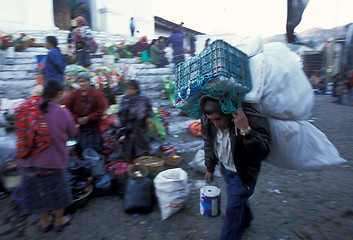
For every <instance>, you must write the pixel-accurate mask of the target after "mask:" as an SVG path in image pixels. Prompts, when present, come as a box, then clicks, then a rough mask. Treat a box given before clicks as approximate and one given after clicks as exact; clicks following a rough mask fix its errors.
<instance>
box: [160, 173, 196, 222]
mask: <svg viewBox="0 0 353 240" xmlns="http://www.w3.org/2000/svg"><path fill="white" fill-rule="evenodd" d="M153 182H154V186H155V191H156V196H157V198H158V203H159V209H160V210H161V217H162V220H165V219H167V218H169V217H170V216H171V215H173V214H174V213H176V212H177V211H179V210H180V209H181V208H182V207H183V206H184V204H185V201H186V198H187V196H188V195H189V191H190V190H189V185H188V174H187V172H185V171H184V170H183V169H181V168H172V169H168V170H165V171H163V172H160V173H159V174H158V175H157V176H156V177H155V179H154V180H153Z"/></svg>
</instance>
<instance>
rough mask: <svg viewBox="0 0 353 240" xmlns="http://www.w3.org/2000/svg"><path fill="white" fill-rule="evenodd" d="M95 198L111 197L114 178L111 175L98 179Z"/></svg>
mask: <svg viewBox="0 0 353 240" xmlns="http://www.w3.org/2000/svg"><path fill="white" fill-rule="evenodd" d="M94 193H95V196H97V197H98V196H109V195H111V194H112V177H111V176H110V174H109V173H106V174H104V175H102V176H100V177H98V179H97V181H96V184H95V188H94Z"/></svg>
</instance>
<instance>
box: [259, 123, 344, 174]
mask: <svg viewBox="0 0 353 240" xmlns="http://www.w3.org/2000/svg"><path fill="white" fill-rule="evenodd" d="M269 124H270V129H271V136H272V142H271V151H270V154H269V156H268V157H267V158H266V159H265V161H267V162H269V163H271V164H273V165H275V166H277V167H281V168H287V169H304V168H310V167H319V166H325V165H332V164H340V163H343V162H345V160H344V159H342V158H341V157H340V155H339V153H338V151H337V149H336V147H335V146H334V145H333V144H332V143H331V142H330V141H329V140H328V138H327V137H326V135H325V134H324V133H323V132H321V131H320V130H319V129H317V128H316V127H315V126H313V125H312V124H310V123H309V122H307V121H281V120H277V119H273V118H272V119H269Z"/></svg>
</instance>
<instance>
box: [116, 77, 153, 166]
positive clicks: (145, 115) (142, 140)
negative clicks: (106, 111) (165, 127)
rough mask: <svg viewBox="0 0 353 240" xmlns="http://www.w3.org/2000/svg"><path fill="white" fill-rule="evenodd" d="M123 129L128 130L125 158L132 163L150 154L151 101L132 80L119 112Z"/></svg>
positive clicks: (124, 146)
mask: <svg viewBox="0 0 353 240" xmlns="http://www.w3.org/2000/svg"><path fill="white" fill-rule="evenodd" d="M118 115H119V118H120V122H121V125H122V127H125V128H126V134H125V141H124V145H123V150H124V155H125V156H124V157H125V159H126V160H128V161H132V160H134V159H135V158H137V157H140V156H145V155H148V154H149V139H148V135H147V130H148V124H149V122H150V119H151V118H152V116H153V112H152V106H151V103H150V100H149V99H148V97H146V96H145V95H142V94H141V92H140V88H139V84H138V82H137V81H135V80H131V81H129V82H128V85H127V94H126V95H125V96H124V97H123V99H122V101H121V105H120V108H119V111H118Z"/></svg>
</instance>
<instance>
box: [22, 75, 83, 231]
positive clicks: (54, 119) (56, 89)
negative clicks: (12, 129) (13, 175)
mask: <svg viewBox="0 0 353 240" xmlns="http://www.w3.org/2000/svg"><path fill="white" fill-rule="evenodd" d="M63 94H64V84H63V83H62V82H59V81H57V80H53V79H49V80H48V81H47V83H46V84H45V86H44V90H43V94H42V96H43V100H42V101H41V103H40V105H39V110H37V109H38V108H37V107H33V106H30V105H28V106H27V107H26V105H24V106H23V107H26V109H25V110H23V109H22V110H21V111H20V112H22V111H24V112H25V113H26V114H27V116H28V114H30V113H31V114H32V115H31V116H33V115H36V114H37V119H38V120H33V121H31V122H30V124H29V122H26V124H17V125H16V132H17V134H19V135H18V136H20V134H21V132H22V131H26V132H27V134H28V135H27V137H30V136H31V135H32V136H34V137H33V138H36V139H37V140H35V141H34V142H33V144H32V146H31V149H30V152H29V153H28V154H27V155H24V156H23V155H22V152H23V151H22V150H25V148H22V149H21V148H20V149H19V148H18V152H19V153H21V159H20V166H21V168H22V171H23V172H22V176H23V183H22V189H23V190H22V195H23V209H22V210H23V213H25V214H36V213H39V216H40V226H41V228H40V231H42V232H48V231H50V230H52V229H53V228H54V229H55V230H56V231H58V232H60V231H62V230H63V228H64V227H65V226H67V225H68V224H69V223H70V221H71V217H70V216H64V209H65V208H66V207H68V206H69V205H70V204H72V195H71V190H70V187H69V183H68V181H67V179H66V178H65V171H66V168H67V165H68V161H69V153H68V150H67V147H66V141H68V140H69V139H70V138H73V137H75V136H76V134H77V132H78V129H77V128H76V127H75V122H74V120H73V118H72V116H71V114H70V112H69V111H68V110H67V109H65V108H62V107H60V105H59V102H60V99H61V98H62V96H63ZM27 104H29V103H27ZM17 114H20V115H21V114H23V113H17ZM40 116H43V118H44V122H43V121H39V119H40ZM58 116H60V117H58ZM18 121H19V122H21V123H23V122H22V120H18ZM32 124H34V125H35V126H36V127H33V128H32V127H31V126H32ZM38 126H40V127H41V131H35V130H33V129H37V127H38ZM45 129H47V130H49V137H48V134H40V132H42V131H44V130H45ZM45 132H47V131H45ZM48 138H49V140H48ZM19 140H20V141H21V138H20V139H19ZM38 142H39V143H38ZM18 146H20V145H18ZM43 147H44V149H43ZM39 148H41V149H42V150H41V151H40V152H38V149H39ZM18 157H19V156H18ZM53 210H54V215H53V216H52V215H50V214H49V212H51V211H53Z"/></svg>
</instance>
